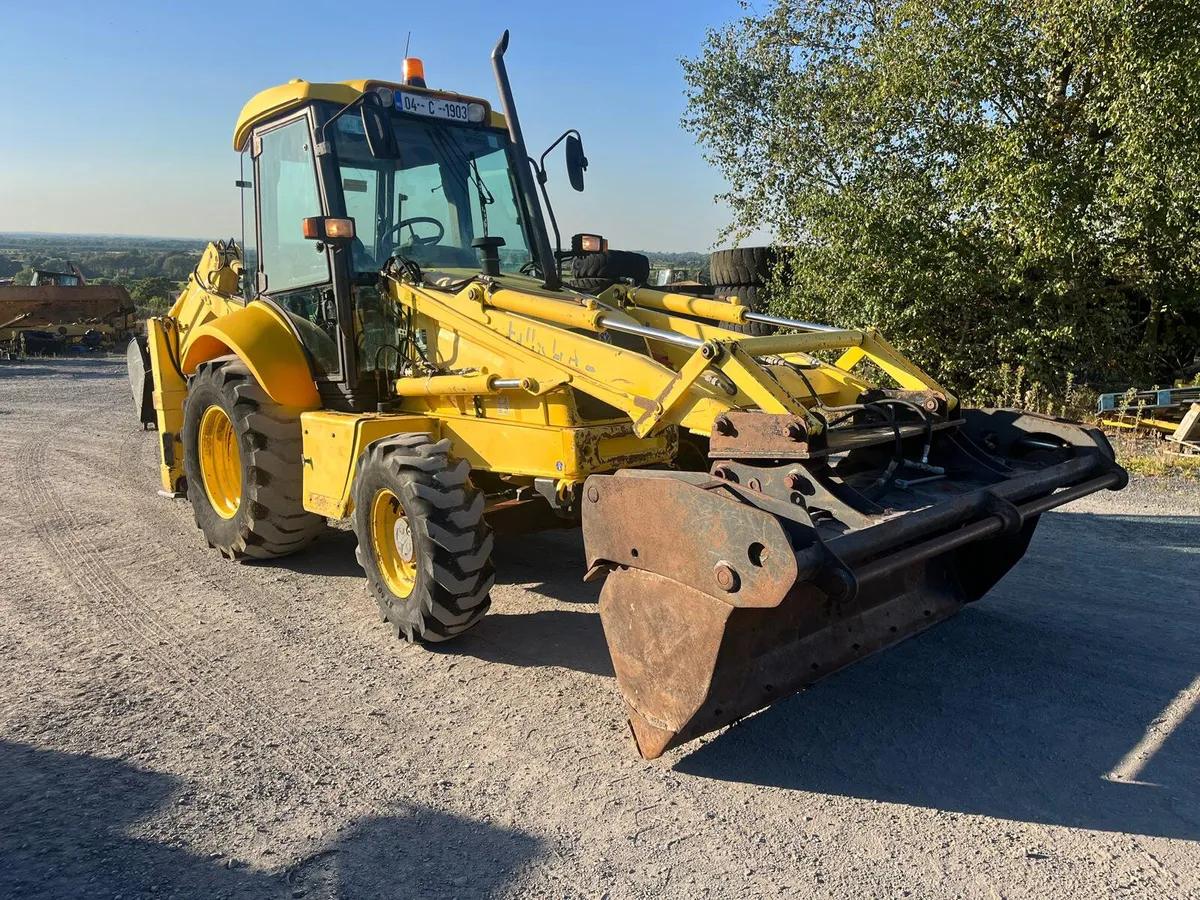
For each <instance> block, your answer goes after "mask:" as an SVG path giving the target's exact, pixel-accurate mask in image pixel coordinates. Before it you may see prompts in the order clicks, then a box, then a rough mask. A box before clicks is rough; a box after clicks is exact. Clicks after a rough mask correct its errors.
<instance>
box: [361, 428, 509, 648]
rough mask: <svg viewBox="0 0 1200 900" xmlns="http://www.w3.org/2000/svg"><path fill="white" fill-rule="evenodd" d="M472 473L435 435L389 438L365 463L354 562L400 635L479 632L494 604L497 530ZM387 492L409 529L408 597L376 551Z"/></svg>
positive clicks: (370, 450) (417, 638)
mask: <svg viewBox="0 0 1200 900" xmlns="http://www.w3.org/2000/svg"><path fill="white" fill-rule="evenodd" d="M469 474H470V465H469V464H468V463H467V461H466V460H465V459H462V460H455V459H454V458H453V457H451V456H450V441H448V440H442V441H436V442H435V441H434V440H433V438H432V436H431V435H429V434H398V435H393V436H392V437H387V438H383V439H381V440H378V441H375V442H374V443H373V444H371V445H370V446H369V447H367V449H366V451H365V452H364V453H363V455H362V458H361V459H360V460H359V464H358V471H357V472H356V473H355V476H354V485H353V488H352V495H353V498H354V513H353V521H354V533H355V534H356V535H357V536H358V549H357V550H356V551H355V556H356V557H357V559H358V563H359V565H360V566H362V567H363V571H364V572H365V573H366V576H367V585H368V588H369V589H370V591H371V593H372V595H374V597H375V599H376V600H377V601H378V602H379V612H380V615H381V616H382V617H383V619H384V621H386V622H389V623H391V625H392V626H393V627H394V628H395V630H396V634H397V636H398V637H402V638H405V639H406V640H409V641H413V642H419V643H437V642H440V641H445V640H449V639H450V638H453V637H457V636H458V635H460V634H462V633H463V632H464V631H467V630H468V629H470V628H471V627H473V626H474V625H475V624H476V623H477V622H478V621H479V620H480V619H481V618H483V616H484V614H485V613H486V612H487V610H488V607H489V606H490V605H491V597H490V594H491V590H492V585H493V583H494V582H495V580H496V574H495V569H494V568H493V566H492V560H491V553H492V530H491V528H489V527H488V525H487V523H486V522H485V521H484V519H483V505H484V504H483V494H482V493H480V492H479V491H478V490H476V489H475V487H474V486H473V485H472V484H471V481H470V479H469V477H468V476H469ZM381 492H390V494H392V495H393V496H394V497H395V498H397V499H398V500H399V503H400V508H401V509H402V510H403V513H404V517H405V519H406V520H407V523H408V528H409V536H410V538H411V541H412V546H413V551H414V552H413V556H414V559H415V563H414V564H413V565H414V566H415V569H416V573H415V584H414V586H413V587H412V589H411V591H410V592H409V593H408V594H407V595H406V596H400V595H399V594H397V593H396V592H395V591H393V590H392V589H391V588H390V587H389V586H388V584H387V582H386V580H385V578H384V576H383V574H382V573H381V570H380V566H379V560H378V559H377V558H376V553H375V551H374V549H373V547H372V539H371V533H372V526H371V517H372V508H373V504H374V502H375V498H376V496H377V495H380V494H381ZM383 496H384V497H385V498H386V497H387V494H386V493H384V494H383Z"/></svg>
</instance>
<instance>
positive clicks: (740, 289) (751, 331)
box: [713, 284, 779, 337]
mask: <svg viewBox="0 0 1200 900" xmlns="http://www.w3.org/2000/svg"><path fill="white" fill-rule="evenodd" d="M713 297H715V298H716V299H718V300H728V301H730V302H732V301H733V300H734V298H737V301H738V302H739V303H741V304H742V306H747V307H749V308H750V311H751V312H764V313H765V312H766V311H767V291H766V288H764V287H763V286H762V285H757V284H742V285H719V286H718V287H717V288H716V289H715V290H714V291H713ZM724 327H726V328H728V329H729V330H730V331H740V332H741V333H742V334H748V335H751V336H753V337H762V336H763V335H766V334H774V333H775V332H776V331H778V330H779V329H777V328H776V327H775V326H774V325H764V324H762V323H761V322H747V323H746V324H744V325H726V326H724Z"/></svg>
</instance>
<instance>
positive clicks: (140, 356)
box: [125, 334, 158, 425]
mask: <svg viewBox="0 0 1200 900" xmlns="http://www.w3.org/2000/svg"><path fill="white" fill-rule="evenodd" d="M125 364H126V367H127V368H128V370H129V387H130V390H131V391H132V392H133V406H134V409H135V410H136V411H137V416H138V421H139V422H141V423H142V425H155V424H157V423H158V416H157V414H156V413H155V412H154V379H153V378H152V377H151V373H150V349H149V348H148V347H147V346H146V338H145V336H144V335H140V334H139V335H135V336H134V337H133V338H131V339H130V341H129V346H127V347H126V348H125Z"/></svg>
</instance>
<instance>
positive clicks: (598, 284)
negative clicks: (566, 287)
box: [571, 278, 613, 294]
mask: <svg viewBox="0 0 1200 900" xmlns="http://www.w3.org/2000/svg"><path fill="white" fill-rule="evenodd" d="M612 286H613V281H612V279H611V278H572V279H571V287H573V288H574V289H575V290H577V291H581V292H583V293H585V294H599V293H601V292H602V291H606V290H608V289H609V288H610V287H612Z"/></svg>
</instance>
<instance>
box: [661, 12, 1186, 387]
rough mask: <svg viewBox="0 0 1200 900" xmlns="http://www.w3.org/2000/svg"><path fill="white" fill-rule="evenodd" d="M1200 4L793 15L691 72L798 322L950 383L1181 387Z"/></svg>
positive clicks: (706, 141)
mask: <svg viewBox="0 0 1200 900" xmlns="http://www.w3.org/2000/svg"><path fill="white" fill-rule="evenodd" d="M1197 59H1200V6H1198V5H1196V4H1189V3H1166V2H1160V0H1144V2H1141V3H1129V2H1127V0H1083V2H1078V0H845V2H840V3H827V2H823V0H821V2H812V0H793V2H788V0H774V2H772V3H770V4H769V5H768V6H767V7H766V10H765V12H762V13H761V14H758V13H748V14H747V15H745V16H744V17H743V18H741V19H740V20H738V21H736V22H733V23H730V24H728V25H726V26H725V27H723V28H720V29H717V30H713V31H710V32H709V33H708V35H707V37H706V40H705V43H704V45H703V48H702V50H701V52H700V54H699V55H698V56H696V57H695V58H693V59H688V60H684V61H683V67H684V73H685V77H686V79H687V83H688V86H689V88H688V111H687V113H686V115H685V118H684V125H685V127H687V128H689V129H690V130H692V131H693V132H694V133H695V134H696V135H697V136H698V139H699V141H700V142H701V143H702V144H703V145H704V146H705V148H706V152H707V155H708V157H709V158H710V159H711V160H712V161H713V162H714V163H715V164H716V165H717V166H718V167H719V168H720V170H721V171H722V172H723V174H724V175H725V177H726V179H727V180H728V181H729V184H730V190H729V192H728V194H727V195H725V198H724V199H726V200H727V201H728V202H729V203H730V204H731V206H732V209H733V211H734V215H735V220H734V223H733V225H732V226H731V228H730V230H729V231H730V233H732V234H734V235H735V236H738V237H740V236H744V235H745V234H747V233H749V232H750V231H751V230H753V229H756V228H762V227H766V228H768V229H771V230H773V231H774V232H775V233H776V234H778V236H779V238H780V240H781V241H782V242H784V243H787V244H790V245H793V246H794V247H795V248H796V250H795V253H794V254H793V258H792V260H791V262H790V266H789V268H790V272H789V274H790V276H791V285H792V290H791V291H790V293H788V294H786V295H782V296H781V297H780V300H779V301H778V305H779V306H780V308H782V309H783V310H785V311H790V312H792V313H794V314H798V315H800V316H801V317H802V318H817V317H823V318H828V319H832V320H835V321H837V322H838V323H839V324H845V325H852V324H853V325H878V326H879V327H880V328H881V329H883V330H884V331H885V333H886V334H887V335H888V336H889V337H891V338H892V339H893V340H894V341H896V342H897V343H898V344H900V345H901V346H903V347H904V348H905V349H907V350H908V351H909V352H910V353H912V354H913V355H915V356H916V357H917V358H918V359H919V360H920V361H921V362H922V363H923V364H925V365H927V366H929V367H931V368H932V369H933V370H934V371H935V372H936V374H938V375H939V376H941V377H943V378H945V379H947V380H948V381H950V383H952V384H955V385H959V386H962V387H968V388H969V387H972V386H975V385H978V386H981V387H985V388H993V387H995V384H994V379H995V378H996V377H998V375H997V373H998V370H999V368H1000V365H1001V364H1002V363H1004V362H1008V363H1009V364H1010V365H1012V366H1016V365H1024V366H1025V369H1026V371H1027V372H1028V373H1029V374H1030V376H1031V377H1032V379H1033V380H1035V381H1040V382H1041V383H1043V384H1046V385H1053V384H1054V383H1056V382H1059V383H1061V381H1062V380H1063V379H1064V378H1065V376H1066V373H1067V372H1074V373H1075V374H1077V375H1082V376H1085V377H1090V378H1092V379H1109V378H1117V377H1129V376H1130V374H1131V373H1132V372H1135V371H1139V372H1141V373H1143V375H1144V377H1146V378H1147V379H1154V378H1156V377H1162V376H1164V375H1166V374H1168V373H1170V372H1171V371H1172V370H1174V369H1176V368H1178V367H1179V366H1180V364H1181V363H1182V362H1183V361H1184V360H1185V359H1190V357H1191V354H1192V353H1193V352H1194V351H1195V349H1196V348H1197V346H1200V341H1198V338H1197V335H1198V331H1197V327H1196V326H1197V322H1198V319H1200V302H1198V300H1197V298H1198V297H1200V128H1197V126H1196V122H1197V121H1198V114H1200V64H1198V63H1197Z"/></svg>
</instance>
